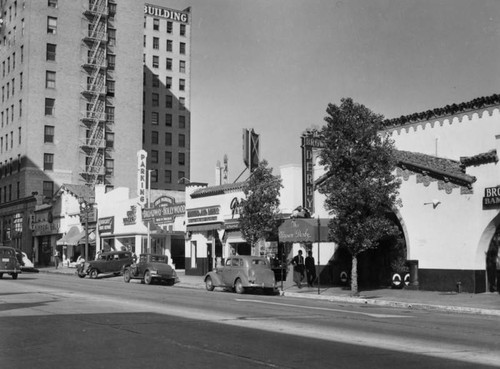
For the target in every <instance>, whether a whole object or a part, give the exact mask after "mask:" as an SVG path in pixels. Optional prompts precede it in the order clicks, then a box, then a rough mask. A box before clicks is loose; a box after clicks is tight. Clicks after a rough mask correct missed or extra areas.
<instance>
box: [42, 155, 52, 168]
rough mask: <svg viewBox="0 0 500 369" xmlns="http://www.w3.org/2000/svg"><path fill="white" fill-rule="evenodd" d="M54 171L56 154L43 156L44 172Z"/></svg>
mask: <svg viewBox="0 0 500 369" xmlns="http://www.w3.org/2000/svg"><path fill="white" fill-rule="evenodd" d="M53 169H54V154H43V170H53Z"/></svg>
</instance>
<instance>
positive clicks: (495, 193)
mask: <svg viewBox="0 0 500 369" xmlns="http://www.w3.org/2000/svg"><path fill="white" fill-rule="evenodd" d="M483 206H484V207H485V208H493V207H500V186H497V187H486V188H485V189H484V197H483Z"/></svg>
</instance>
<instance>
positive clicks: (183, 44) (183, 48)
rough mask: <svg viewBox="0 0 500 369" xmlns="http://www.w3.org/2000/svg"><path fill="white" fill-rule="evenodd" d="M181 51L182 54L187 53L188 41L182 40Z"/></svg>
mask: <svg viewBox="0 0 500 369" xmlns="http://www.w3.org/2000/svg"><path fill="white" fill-rule="evenodd" d="M179 53H180V54H183V55H184V54H186V43H185V42H181V43H180V44H179Z"/></svg>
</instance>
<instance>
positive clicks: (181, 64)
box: [179, 60, 186, 73]
mask: <svg viewBox="0 0 500 369" xmlns="http://www.w3.org/2000/svg"><path fill="white" fill-rule="evenodd" d="M179 72H181V73H186V62H185V61H184V60H179Z"/></svg>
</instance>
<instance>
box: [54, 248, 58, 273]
mask: <svg viewBox="0 0 500 369" xmlns="http://www.w3.org/2000/svg"><path fill="white" fill-rule="evenodd" d="M54 263H55V264H56V269H57V268H58V267H59V251H57V249H54Z"/></svg>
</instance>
